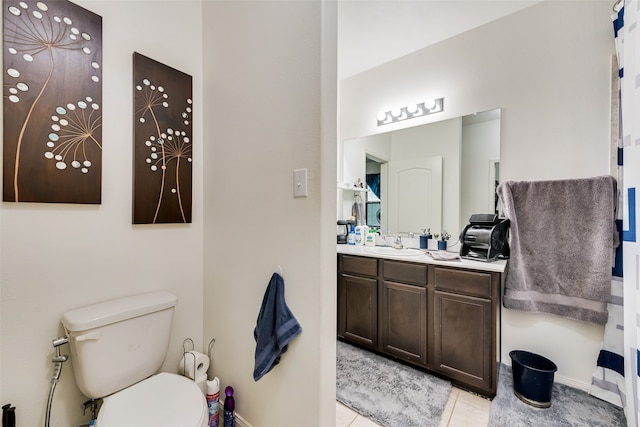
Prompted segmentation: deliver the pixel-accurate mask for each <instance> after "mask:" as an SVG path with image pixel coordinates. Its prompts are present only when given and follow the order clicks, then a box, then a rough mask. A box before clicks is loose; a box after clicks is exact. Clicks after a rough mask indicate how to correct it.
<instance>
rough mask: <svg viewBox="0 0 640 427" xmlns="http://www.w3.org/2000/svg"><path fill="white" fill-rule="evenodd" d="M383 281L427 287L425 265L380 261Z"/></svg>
mask: <svg viewBox="0 0 640 427" xmlns="http://www.w3.org/2000/svg"><path fill="white" fill-rule="evenodd" d="M382 272H383V275H384V280H390V281H393V282H402V283H411V284H414V285H422V286H427V265H426V264H410V263H407V262H399V261H389V260H383V261H382Z"/></svg>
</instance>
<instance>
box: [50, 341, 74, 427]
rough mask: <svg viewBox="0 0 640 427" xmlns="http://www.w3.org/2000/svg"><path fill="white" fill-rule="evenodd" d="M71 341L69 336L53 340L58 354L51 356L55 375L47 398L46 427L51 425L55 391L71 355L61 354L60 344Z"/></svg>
mask: <svg viewBox="0 0 640 427" xmlns="http://www.w3.org/2000/svg"><path fill="white" fill-rule="evenodd" d="M68 342H69V338H68V337H66V336H65V337H59V338H56V339H54V340H53V347H54V348H55V349H56V354H55V356H53V357H52V358H51V362H53V375H52V376H51V388H50V389H49V398H48V399H47V412H46V414H45V419H44V427H49V422H50V421H51V403H52V402H53V393H54V391H55V389H56V384H58V380H59V379H60V373H61V372H62V364H63V363H64V362H66V361H67V359H68V358H69V356H67V355H64V354H60V346H61V345H62V344H66V343H68Z"/></svg>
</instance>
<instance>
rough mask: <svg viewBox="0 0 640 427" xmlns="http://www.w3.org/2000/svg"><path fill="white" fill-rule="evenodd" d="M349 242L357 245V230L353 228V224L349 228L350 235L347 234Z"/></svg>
mask: <svg viewBox="0 0 640 427" xmlns="http://www.w3.org/2000/svg"><path fill="white" fill-rule="evenodd" d="M347 243H348V244H350V245H355V244H356V231H355V230H354V229H353V224H352V225H351V228H350V229H349V235H348V236H347Z"/></svg>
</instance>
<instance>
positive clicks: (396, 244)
mask: <svg viewBox="0 0 640 427" xmlns="http://www.w3.org/2000/svg"><path fill="white" fill-rule="evenodd" d="M393 247H394V248H395V249H402V248H403V247H404V245H403V244H402V238H401V237H400V235H399V234H396V239H395V240H394V241H393Z"/></svg>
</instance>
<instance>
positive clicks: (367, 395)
mask: <svg viewBox="0 0 640 427" xmlns="http://www.w3.org/2000/svg"><path fill="white" fill-rule="evenodd" d="M450 393H451V383H449V382H448V381H445V380H443V379H440V378H437V377H434V376H433V375H429V374H428V373H426V372H424V371H421V370H418V369H415V368H412V367H410V366H407V365H404V364H402V363H399V362H395V361H393V360H390V359H388V358H386V357H382V356H380V355H377V354H374V353H371V352H369V351H366V350H363V349H360V348H358V347H355V346H352V345H349V344H346V343H344V342H342V341H338V343H337V359H336V399H337V400H338V401H339V402H341V403H342V404H344V405H345V406H348V407H349V408H351V409H353V410H354V411H356V412H358V413H359V414H361V415H363V416H365V417H367V418H370V419H371V420H373V421H375V422H376V423H378V424H379V425H381V426H384V427H432V426H433V427H437V426H438V424H439V423H440V418H441V416H442V411H443V410H444V407H445V405H446V404H447V400H448V399H449V394H450Z"/></svg>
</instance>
